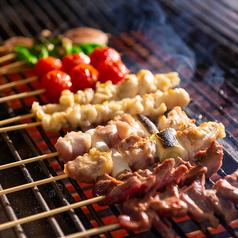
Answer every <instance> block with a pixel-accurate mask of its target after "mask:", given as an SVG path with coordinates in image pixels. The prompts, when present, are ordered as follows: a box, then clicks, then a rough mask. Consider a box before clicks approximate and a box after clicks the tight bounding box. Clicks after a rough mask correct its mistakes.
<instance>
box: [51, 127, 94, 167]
mask: <svg viewBox="0 0 238 238" xmlns="http://www.w3.org/2000/svg"><path fill="white" fill-rule="evenodd" d="M91 143H92V141H91V136H90V135H89V134H86V133H83V132H81V131H78V132H74V131H72V132H70V133H67V134H66V135H65V136H64V137H59V139H58V140H57V142H56V144H55V148H56V150H57V151H58V153H59V158H60V160H62V161H64V162H65V163H67V162H68V161H70V160H74V159H75V158H76V157H77V156H79V155H83V154H84V153H87V152H88V151H89V149H90V148H91Z"/></svg>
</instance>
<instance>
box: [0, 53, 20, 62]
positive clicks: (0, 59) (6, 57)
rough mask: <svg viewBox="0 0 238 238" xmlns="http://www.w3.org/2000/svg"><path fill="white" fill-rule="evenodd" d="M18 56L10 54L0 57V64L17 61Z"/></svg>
mask: <svg viewBox="0 0 238 238" xmlns="http://www.w3.org/2000/svg"><path fill="white" fill-rule="evenodd" d="M16 56H17V55H16V54H15V53H10V54H7V55H4V56H2V57H0V64H1V63H3V62H6V61H8V60H12V59H15V58H16Z"/></svg>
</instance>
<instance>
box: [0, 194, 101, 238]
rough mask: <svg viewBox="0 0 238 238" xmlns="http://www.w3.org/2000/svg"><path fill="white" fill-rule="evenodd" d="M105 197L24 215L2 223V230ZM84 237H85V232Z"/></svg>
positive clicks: (0, 226)
mask: <svg viewBox="0 0 238 238" xmlns="http://www.w3.org/2000/svg"><path fill="white" fill-rule="evenodd" d="M0 192H1V191H0ZM104 198H105V196H100V197H94V198H89V199H87V200H83V201H79V202H77V203H73V204H70V205H66V206H63V207H59V208H55V209H52V210H50V211H45V212H41V213H38V214H35V215H32V216H28V217H24V218H21V219H18V220H16V221H10V222H6V223H4V224H1V225H0V230H5V229H8V228H11V227H14V226H16V225H20V224H24V223H27V222H31V221H35V220H39V219H42V218H45V217H49V216H53V215H56V214H59V213H62V212H67V211H68V210H70V209H75V208H78V207H82V206H86V205H89V204H92V203H96V202H100V201H102V200H103V199H104ZM83 233H84V232H83ZM83 237H85V233H84V236H83Z"/></svg>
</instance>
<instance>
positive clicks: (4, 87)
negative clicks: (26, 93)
mask: <svg viewBox="0 0 238 238" xmlns="http://www.w3.org/2000/svg"><path fill="white" fill-rule="evenodd" d="M37 80H38V77H37V76H33V77H30V78H27V79H22V80H18V81H14V82H11V83H5V84H2V85H0V90H3V89H7V88H13V87H16V86H19V85H22V84H27V83H32V82H34V81H37Z"/></svg>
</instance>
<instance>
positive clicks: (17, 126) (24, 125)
mask: <svg viewBox="0 0 238 238" xmlns="http://www.w3.org/2000/svg"><path fill="white" fill-rule="evenodd" d="M41 124H42V122H41V121H37V122H32V123H25V124H21V125H16V126H7V127H2V128H0V133H2V132H8V131H14V130H21V129H26V128H30V127H34V126H40V125H41Z"/></svg>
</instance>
